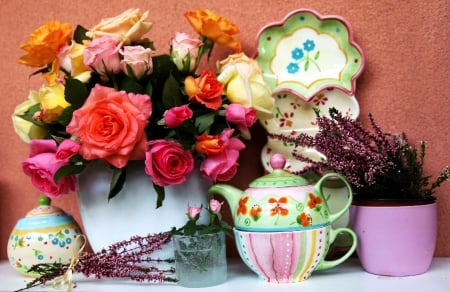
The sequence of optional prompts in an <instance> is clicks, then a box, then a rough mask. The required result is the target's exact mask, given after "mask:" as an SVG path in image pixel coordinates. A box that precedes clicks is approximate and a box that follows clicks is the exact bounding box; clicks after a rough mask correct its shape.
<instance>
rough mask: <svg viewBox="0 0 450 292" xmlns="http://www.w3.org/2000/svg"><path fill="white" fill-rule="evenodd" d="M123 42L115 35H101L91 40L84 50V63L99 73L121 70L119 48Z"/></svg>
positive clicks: (104, 73) (115, 72)
mask: <svg viewBox="0 0 450 292" xmlns="http://www.w3.org/2000/svg"><path fill="white" fill-rule="evenodd" d="M120 46H121V43H120V41H119V39H118V38H115V37H101V38H98V39H94V40H93V41H91V42H90V43H89V44H88V45H87V47H86V48H85V49H84V51H83V63H84V64H85V65H86V66H88V67H91V68H92V69H94V70H95V71H96V72H98V73H99V74H103V75H106V73H114V74H117V73H119V72H120V70H121V68H120V56H119V49H120Z"/></svg>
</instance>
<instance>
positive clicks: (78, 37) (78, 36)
mask: <svg viewBox="0 0 450 292" xmlns="http://www.w3.org/2000/svg"><path fill="white" fill-rule="evenodd" d="M86 32H88V30H87V29H85V28H84V27H82V26H81V25H77V27H76V28H75V31H74V33H73V39H74V40H75V42H77V43H79V44H82V43H83V41H84V40H89V39H90V38H89V37H87V36H86Z"/></svg>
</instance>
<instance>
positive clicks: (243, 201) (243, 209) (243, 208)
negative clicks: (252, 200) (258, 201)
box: [237, 196, 249, 216]
mask: <svg viewBox="0 0 450 292" xmlns="http://www.w3.org/2000/svg"><path fill="white" fill-rule="evenodd" d="M248 199H249V197H247V196H245V197H242V198H240V199H239V206H238V209H237V215H238V216H239V215H245V214H247V202H248Z"/></svg>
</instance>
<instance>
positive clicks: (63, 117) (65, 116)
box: [58, 106, 74, 126]
mask: <svg viewBox="0 0 450 292" xmlns="http://www.w3.org/2000/svg"><path fill="white" fill-rule="evenodd" d="M73 111H74V108H73V106H68V107H66V108H65V109H63V110H62V112H61V114H60V115H59V116H58V122H59V123H60V124H61V125H63V126H67V125H68V124H69V123H70V121H71V120H72V116H73Z"/></svg>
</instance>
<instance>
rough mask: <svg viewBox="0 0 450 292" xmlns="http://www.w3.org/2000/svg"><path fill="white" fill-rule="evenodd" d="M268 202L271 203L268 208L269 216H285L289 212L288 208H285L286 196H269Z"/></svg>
mask: <svg viewBox="0 0 450 292" xmlns="http://www.w3.org/2000/svg"><path fill="white" fill-rule="evenodd" d="M268 202H269V204H271V205H272V208H271V209H270V216H275V215H281V216H287V215H288V214H289V210H288V209H287V208H286V207H287V203H288V198H286V197H281V198H279V199H276V198H270V199H269V201H268Z"/></svg>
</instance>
